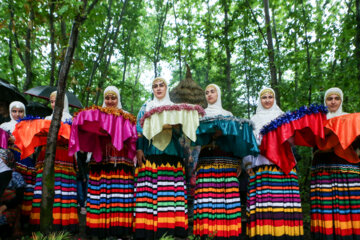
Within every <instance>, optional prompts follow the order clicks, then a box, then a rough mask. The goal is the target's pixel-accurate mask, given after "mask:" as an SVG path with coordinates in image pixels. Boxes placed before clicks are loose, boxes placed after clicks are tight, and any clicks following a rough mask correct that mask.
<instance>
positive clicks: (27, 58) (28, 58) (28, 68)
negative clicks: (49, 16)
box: [23, 1, 35, 91]
mask: <svg viewBox="0 0 360 240" xmlns="http://www.w3.org/2000/svg"><path fill="white" fill-rule="evenodd" d="M28 3H29V5H30V15H29V22H28V25H27V30H26V38H25V46H26V47H25V59H24V60H25V71H26V80H25V84H24V88H23V89H24V91H25V90H27V89H29V87H30V86H31V84H32V81H33V78H34V74H33V72H32V60H31V58H32V49H31V37H32V36H31V35H32V31H33V25H34V23H35V14H34V8H33V5H32V3H31V1H29V2H28Z"/></svg>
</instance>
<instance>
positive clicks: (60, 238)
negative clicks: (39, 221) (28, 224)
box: [21, 232, 73, 240]
mask: <svg viewBox="0 0 360 240" xmlns="http://www.w3.org/2000/svg"><path fill="white" fill-rule="evenodd" d="M21 239H22V240H27V239H31V240H71V239H73V236H71V234H70V233H69V232H53V233H49V234H43V233H41V232H34V233H33V234H32V236H31V237H22V238H21Z"/></svg>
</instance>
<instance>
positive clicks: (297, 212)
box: [247, 165, 304, 240]
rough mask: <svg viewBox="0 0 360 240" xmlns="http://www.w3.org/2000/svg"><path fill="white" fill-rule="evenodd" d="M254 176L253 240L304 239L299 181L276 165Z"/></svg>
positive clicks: (249, 232) (250, 205) (293, 173)
mask: <svg viewBox="0 0 360 240" xmlns="http://www.w3.org/2000/svg"><path fill="white" fill-rule="evenodd" d="M253 171H254V175H252V176H250V182H249V189H248V201H247V215H248V223H247V235H248V236H249V239H261V240H263V239H281V240H282V239H303V235H304V230H303V216H302V209H301V199H300V192H299V184H298V177H297V174H296V170H295V169H293V170H292V171H291V172H290V173H289V174H288V175H286V174H284V173H283V172H282V171H281V170H280V168H279V167H277V166H275V165H266V166H259V167H256V168H254V169H253Z"/></svg>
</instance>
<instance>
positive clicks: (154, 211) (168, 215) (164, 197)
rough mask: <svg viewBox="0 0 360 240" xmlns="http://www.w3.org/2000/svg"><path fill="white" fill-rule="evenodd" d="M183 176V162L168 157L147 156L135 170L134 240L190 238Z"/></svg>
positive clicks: (177, 158) (174, 157) (173, 157)
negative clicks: (170, 237) (167, 237)
mask: <svg viewBox="0 0 360 240" xmlns="http://www.w3.org/2000/svg"><path fill="white" fill-rule="evenodd" d="M184 176H185V169H184V165H183V161H182V159H181V158H179V157H176V156H170V155H166V154H163V155H152V156H148V157H147V160H146V161H145V163H143V165H142V166H141V167H138V168H137V169H136V172H135V203H136V205H135V225H134V227H135V239H158V238H160V237H162V236H163V235H164V234H166V235H167V236H175V237H180V238H185V237H186V236H187V229H188V216H187V198H186V185H185V177H184Z"/></svg>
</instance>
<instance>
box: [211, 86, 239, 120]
mask: <svg viewBox="0 0 360 240" xmlns="http://www.w3.org/2000/svg"><path fill="white" fill-rule="evenodd" d="M209 87H214V88H215V89H216V92H217V94H218V97H217V99H216V102H215V103H213V104H210V103H208V107H207V108H205V113H206V115H205V116H206V117H214V116H218V115H222V116H232V115H233V114H232V113H231V112H229V111H226V110H225V109H223V108H222V103H221V90H220V87H219V86H218V85H216V84H214V83H212V84H209V85H208V86H207V87H206V89H208V88H209Z"/></svg>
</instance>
